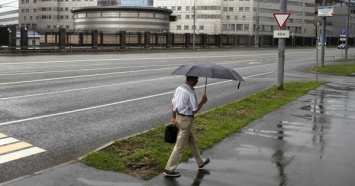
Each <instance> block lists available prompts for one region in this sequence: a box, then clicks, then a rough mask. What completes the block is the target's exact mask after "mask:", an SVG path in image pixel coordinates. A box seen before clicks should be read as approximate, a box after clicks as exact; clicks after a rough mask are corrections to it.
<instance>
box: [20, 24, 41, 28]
mask: <svg viewBox="0 0 355 186" xmlns="http://www.w3.org/2000/svg"><path fill="white" fill-rule="evenodd" d="M21 27H26V28H29V29H37V24H35V23H34V24H21Z"/></svg>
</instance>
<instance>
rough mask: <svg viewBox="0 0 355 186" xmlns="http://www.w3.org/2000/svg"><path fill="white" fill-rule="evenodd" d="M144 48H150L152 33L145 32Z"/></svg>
mask: <svg viewBox="0 0 355 186" xmlns="http://www.w3.org/2000/svg"><path fill="white" fill-rule="evenodd" d="M144 47H145V48H149V47H150V32H144Z"/></svg>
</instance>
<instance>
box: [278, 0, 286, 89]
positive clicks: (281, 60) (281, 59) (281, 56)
mask: <svg viewBox="0 0 355 186" xmlns="http://www.w3.org/2000/svg"><path fill="white" fill-rule="evenodd" d="M286 10H287V0H281V1H280V12H286ZM282 30H285V27H283V28H282ZM284 69H285V39H284V38H279V47H278V69H277V89H278V90H283V82H284Z"/></svg>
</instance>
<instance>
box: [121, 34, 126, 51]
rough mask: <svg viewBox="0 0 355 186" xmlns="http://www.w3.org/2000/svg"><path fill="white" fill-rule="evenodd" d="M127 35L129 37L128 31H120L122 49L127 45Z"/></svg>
mask: <svg viewBox="0 0 355 186" xmlns="http://www.w3.org/2000/svg"><path fill="white" fill-rule="evenodd" d="M126 37H127V32H126V31H124V30H123V31H121V32H120V45H121V49H124V48H126V47H127V43H126Z"/></svg>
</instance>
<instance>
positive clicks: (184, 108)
mask: <svg viewBox="0 0 355 186" xmlns="http://www.w3.org/2000/svg"><path fill="white" fill-rule="evenodd" d="M172 104H173V110H174V111H175V112H178V113H180V114H184V115H193V113H192V111H196V110H197V109H198V104H197V99H196V94H195V89H194V88H193V87H191V86H190V85H188V84H183V85H181V86H179V87H178V88H176V90H175V93H174V98H173V100H172Z"/></svg>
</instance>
